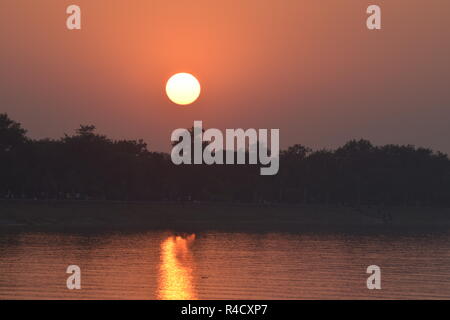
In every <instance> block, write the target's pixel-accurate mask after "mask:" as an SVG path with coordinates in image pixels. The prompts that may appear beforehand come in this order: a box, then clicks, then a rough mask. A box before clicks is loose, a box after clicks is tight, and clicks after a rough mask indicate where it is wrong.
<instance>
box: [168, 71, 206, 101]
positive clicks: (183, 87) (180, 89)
mask: <svg viewBox="0 0 450 320" xmlns="http://www.w3.org/2000/svg"><path fill="white" fill-rule="evenodd" d="M200 91H201V88H200V82H198V80H197V79H196V78H195V77H194V76H193V75H192V74H190V73H177V74H175V75H173V76H172V77H170V79H169V80H168V81H167V84H166V93H167V96H168V97H169V99H170V100H171V101H172V102H173V103H176V104H179V105H183V106H185V105H188V104H191V103H193V102H195V100H197V99H198V97H199V96H200Z"/></svg>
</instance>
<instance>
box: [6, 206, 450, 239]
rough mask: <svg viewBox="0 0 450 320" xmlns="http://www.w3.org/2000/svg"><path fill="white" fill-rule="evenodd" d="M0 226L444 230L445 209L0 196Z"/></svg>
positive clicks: (448, 217)
mask: <svg viewBox="0 0 450 320" xmlns="http://www.w3.org/2000/svg"><path fill="white" fill-rule="evenodd" d="M386 216H388V217H389V219H386ZM0 230H4V231H8V230H24V231H56V232H103V231H119V232H134V231H150V230H171V231H175V232H202V231H226V232H294V233H296V232H325V233H326V232H356V233H359V232H362V233H366V232H369V233H372V232H380V233H384V232H400V231H401V232H413V233H415V232H416V233H417V232H418V233H422V232H449V231H450V208H424V207H384V208H381V207H376V206H360V207H344V206H333V205H328V206H326V205H280V204H261V205H257V204H240V203H209V202H208V203H202V202H189V203H188V202H185V203H178V202H122V201H117V202H116V201H66V200H64V201H54V200H52V201H40V200H36V201H33V200H29V201H28V200H27V201H24V200H0Z"/></svg>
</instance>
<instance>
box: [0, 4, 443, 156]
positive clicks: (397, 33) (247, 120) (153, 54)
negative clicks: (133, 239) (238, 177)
mask: <svg viewBox="0 0 450 320" xmlns="http://www.w3.org/2000/svg"><path fill="white" fill-rule="evenodd" d="M70 4H78V5H79V6H80V7H81V9H82V30H81V31H69V30H67V29H66V18H67V15H66V13H65V11H66V7H67V6H68V5H70ZM370 4H378V5H380V6H381V8H382V17H383V20H382V23H383V29H382V30H381V31H369V30H367V28H366V22H365V21H366V17H367V15H366V13H365V12H366V8H367V7H368V5H370ZM449 12H450V2H449V1H444V0H389V1H387V0H371V1H365V0H339V1H338V0H330V1H317V0H95V1H92V0H70V1H66V0H39V1H31V0H1V1H0V40H1V50H0V112H7V113H8V114H9V115H10V116H11V117H12V118H14V119H15V120H17V121H19V122H21V123H22V124H23V126H24V127H25V128H27V129H28V130H29V134H30V136H32V137H35V138H44V137H53V138H56V137H60V136H62V135H63V134H64V133H73V130H74V129H75V128H77V127H78V126H79V124H95V125H96V126H97V127H98V129H99V131H100V132H102V133H105V134H108V135H110V136H111V137H113V138H133V139H134V138H143V139H145V140H146V141H147V142H148V143H149V146H150V149H152V150H159V151H168V150H169V145H170V141H169V140H170V134H171V132H172V131H173V130H174V129H176V128H181V127H190V126H192V124H193V121H194V120H203V123H204V125H205V126H206V127H213V128H220V129H225V128H239V127H243V128H269V129H270V128H279V129H280V135H281V145H282V147H287V146H288V145H291V144H294V143H301V144H304V145H307V146H310V147H313V148H322V147H327V148H328V147H335V146H337V145H342V144H343V143H345V142H346V141H347V140H349V139H352V138H366V139H369V140H371V141H373V142H374V143H375V144H386V143H402V144H415V145H418V146H426V147H432V148H433V149H436V150H442V151H444V152H450V139H449V137H450V88H449V84H450V58H449V57H450V41H449V39H450V22H449V19H448V15H449ZM177 72H190V73H192V74H194V75H195V76H196V77H197V78H198V79H199V80H200V82H201V84H202V90H203V92H202V96H201V98H200V99H199V101H198V102H196V103H195V104H193V105H191V106H189V107H180V106H176V105H174V104H172V103H171V102H170V101H169V100H168V99H167V97H166V95H165V91H164V86H165V82H166V80H167V79H168V78H169V77H170V76H171V75H172V74H174V73H177Z"/></svg>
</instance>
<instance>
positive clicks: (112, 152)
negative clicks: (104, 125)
mask: <svg viewBox="0 0 450 320" xmlns="http://www.w3.org/2000/svg"><path fill="white" fill-rule="evenodd" d="M0 199H42V200H44V199H45V200H47V199H59V200H65V199H78V200H123V201H224V202H246V203H292V204H294V203H298V204H334V205H405V206H413V205H414V206H416V205H422V206H449V205H450V161H449V158H448V156H447V155H446V154H443V153H441V152H433V151H432V150H430V149H426V148H416V147H414V146H411V145H405V146H402V145H385V146H374V145H372V144H371V143H370V142H369V141H367V140H352V141H349V142H348V143H346V144H345V145H343V146H342V147H339V148H336V149H335V150H325V149H323V150H315V151H314V150H312V149H310V148H307V147H305V146H302V145H294V146H291V147H289V148H288V149H287V150H283V151H282V152H281V153H280V171H279V173H278V175H276V176H260V174H259V166H257V165H234V166H231V165H229V166H228V165H211V166H206V165H195V166H184V165H180V166H176V165H174V164H172V162H171V159H170V155H169V154H166V153H161V152H154V151H150V150H149V148H148V146H147V144H146V143H145V142H144V141H143V140H112V139H110V138H108V137H107V136H105V135H102V134H98V133H97V132H96V130H95V127H94V126H83V125H82V126H80V128H78V129H77V130H76V131H75V133H74V134H72V135H67V134H66V135H64V137H62V138H60V139H39V140H36V139H31V138H29V137H27V135H26V130H25V129H23V128H22V126H21V124H20V123H18V122H16V121H14V120H11V119H10V118H9V117H8V115H6V114H0Z"/></svg>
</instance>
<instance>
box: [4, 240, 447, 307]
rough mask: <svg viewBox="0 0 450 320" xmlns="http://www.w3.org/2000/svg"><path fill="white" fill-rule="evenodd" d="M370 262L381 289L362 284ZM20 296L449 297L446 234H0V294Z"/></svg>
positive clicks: (84, 297)
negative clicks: (72, 282)
mask: <svg viewBox="0 0 450 320" xmlns="http://www.w3.org/2000/svg"><path fill="white" fill-rule="evenodd" d="M71 264H75V265H79V266H80V268H81V271H82V277H81V285H82V289H81V290H74V291H70V290H68V289H67V288H66V279H67V277H68V274H66V273H65V272H66V268H67V266H68V265H71ZM373 264H375V265H379V266H380V267H381V268H382V290H378V291H369V290H367V288H366V279H367V276H368V275H367V274H366V273H365V272H366V268H367V266H369V265H373ZM24 298H26V299H333V298H337V299H348V298H356V299H361V298H364V299H365V298H395V299H397V298H406V299H410V298H413V299H415V298H447V299H449V298H450V235H449V234H440V235H422V236H407V235H405V236H390V235H376V236H375V235H371V236H369V235H366V236H364V235H349V234H335V235H330V234H329V235H324V234H320V235H314V234H301V235H295V234H281V233H273V234H246V233H220V232H206V233H199V234H192V235H183V236H179V235H175V234H172V233H170V232H148V233H140V234H102V235H64V234H55V233H6V234H5V233H3V234H0V299H24Z"/></svg>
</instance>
